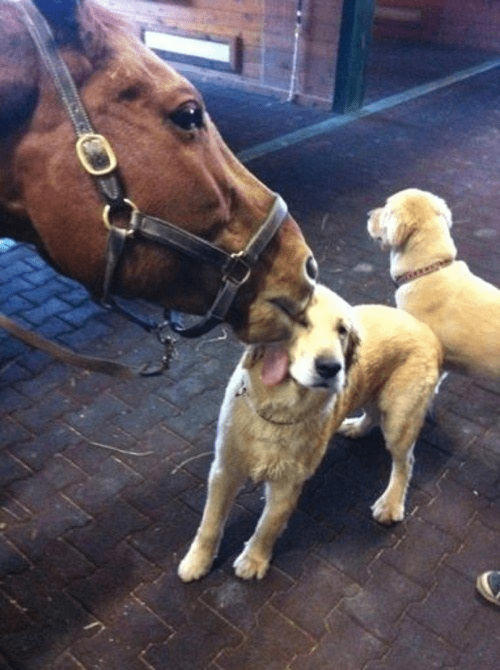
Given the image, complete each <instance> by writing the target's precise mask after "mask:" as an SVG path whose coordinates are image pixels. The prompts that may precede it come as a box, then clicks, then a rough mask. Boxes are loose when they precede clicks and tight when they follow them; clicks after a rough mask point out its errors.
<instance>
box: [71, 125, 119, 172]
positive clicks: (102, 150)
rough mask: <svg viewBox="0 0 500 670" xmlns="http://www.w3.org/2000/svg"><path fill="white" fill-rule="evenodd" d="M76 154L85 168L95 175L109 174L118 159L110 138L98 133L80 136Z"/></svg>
mask: <svg viewBox="0 0 500 670" xmlns="http://www.w3.org/2000/svg"><path fill="white" fill-rule="evenodd" d="M76 155H77V156H78V160H79V161H80V164H81V165H82V167H83V169H84V170H85V171H86V172H88V173H89V174H91V175H92V176H93V177H102V176H103V175H106V174H109V173H110V172H112V171H113V170H114V169H115V168H116V166H117V160H116V156H115V153H114V151H113V149H112V148H111V145H110V143H109V142H108V140H107V139H106V138H105V137H103V136H102V135H99V134H98V133H85V135H82V136H81V137H79V138H78V141H77V143H76Z"/></svg>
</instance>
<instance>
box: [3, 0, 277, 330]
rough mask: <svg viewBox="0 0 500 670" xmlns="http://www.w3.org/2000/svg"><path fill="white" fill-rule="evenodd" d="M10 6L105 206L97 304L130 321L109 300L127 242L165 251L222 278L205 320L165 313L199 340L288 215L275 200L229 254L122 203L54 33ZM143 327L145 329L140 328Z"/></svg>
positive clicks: (18, 1)
mask: <svg viewBox="0 0 500 670" xmlns="http://www.w3.org/2000/svg"><path fill="white" fill-rule="evenodd" d="M13 4H14V5H15V6H16V7H18V9H19V11H20V12H21V14H22V19H23V22H24V24H25V26H26V28H27V29H28V31H29V33H30V35H31V38H32V39H33V41H34V43H35V45H36V48H37V50H38V53H39V55H40V57H41V60H42V61H43V63H44V65H45V67H46V68H47V70H48V72H49V74H50V76H51V78H52V80H53V82H54V85H55V87H56V89H57V91H58V93H59V96H60V98H61V100H62V102H63V104H64V106H65V108H66V110H67V112H68V114H69V116H70V119H71V122H72V124H73V127H74V130H75V133H76V136H77V138H78V139H77V143H76V152H77V156H78V159H79V161H80V163H81V165H82V167H83V168H84V169H85V170H86V172H88V173H89V174H90V175H92V177H93V178H94V181H95V183H96V185H97V188H98V190H99V192H100V194H101V196H102V197H103V199H104V201H105V203H106V204H105V207H104V211H103V221H104V225H105V226H106V228H107V230H108V241H107V249H106V269H105V276H104V282H103V289H102V293H101V296H100V301H101V303H102V304H103V305H104V306H107V307H116V308H117V309H119V310H120V311H122V312H123V313H125V315H126V316H129V317H131V318H132V319H133V320H135V321H138V322H139V323H141V321H140V320H138V319H134V317H132V316H131V315H130V314H129V313H128V312H126V311H125V310H123V309H122V308H121V307H120V306H119V305H117V303H116V302H115V301H114V299H113V297H112V296H110V291H111V287H112V284H113V280H114V278H115V275H116V270H117V267H118V264H119V262H120V259H121V257H122V254H123V252H124V249H125V243H126V241H127V240H128V239H131V238H136V239H145V240H150V241H153V242H156V243H158V244H161V245H165V246H168V247H170V248H172V249H174V250H177V251H180V252H181V253H182V254H184V255H186V256H189V257H191V258H194V259H195V260H198V261H201V262H202V263H207V264H209V265H212V266H213V267H215V268H216V269H217V270H218V271H219V272H220V273H221V284H222V286H221V287H220V289H219V291H218V293H217V296H216V298H215V300H214V302H213V304H212V306H211V308H210V309H209V311H208V312H207V314H206V315H205V316H204V317H203V318H202V319H201V320H200V321H199V322H198V323H197V324H195V325H194V326H191V327H190V328H184V327H183V326H182V324H181V323H179V321H178V320H176V319H175V318H174V317H173V315H172V314H173V313H169V324H170V327H171V328H172V330H174V331H175V332H176V333H179V334H180V335H182V336H184V337H198V336H199V335H203V334H205V333H207V332H208V331H209V330H211V329H212V328H214V327H215V326H217V325H218V324H219V323H221V322H223V321H224V320H225V318H226V315H227V312H228V310H229V308H230V306H231V304H232V302H233V300H234V298H235V297H236V293H237V292H238V290H239V288H240V287H241V286H242V284H244V283H245V282H246V281H248V279H249V278H250V275H251V272H252V269H253V267H254V265H255V264H256V262H257V261H258V258H259V256H260V254H261V253H262V252H263V251H264V249H265V248H266V247H267V245H268V244H269V242H270V241H271V239H272V238H273V237H274V235H275V234H276V232H277V231H278V229H279V227H280V226H281V224H282V223H283V221H284V219H285V217H286V216H287V214H288V208H287V206H286V203H285V202H284V201H283V199H282V198H281V197H280V196H279V195H277V194H275V198H274V203H273V205H272V207H271V210H270V212H269V214H268V216H267V217H266V219H265V220H264V222H263V223H262V224H261V226H260V228H259V230H258V231H257V232H256V233H255V234H254V235H253V237H252V238H251V239H250V241H249V242H248V244H247V246H246V248H245V249H244V250H242V251H240V252H237V253H228V252H226V251H224V250H223V249H220V248H219V247H216V246H215V245H213V244H211V243H210V242H208V241H206V240H204V239H202V238H200V237H197V236H196V235H193V234H191V233H189V232H187V231H185V230H182V229H181V228H178V227H177V226H175V225H174V224H172V223H170V222H168V221H164V220H163V219H159V218H156V217H153V216H149V215H147V214H143V213H142V212H140V211H139V210H138V209H137V208H136V206H135V205H134V204H133V203H132V202H131V201H130V200H129V199H127V198H126V197H125V194H124V191H123V188H122V185H121V183H120V180H119V177H118V174H117V171H116V168H117V160H116V157H115V154H114V152H113V150H112V148H111V146H110V145H109V143H108V141H107V140H106V138H105V137H103V136H102V135H99V134H98V133H96V132H95V131H94V129H93V127H92V124H91V122H90V119H89V117H88V115H87V112H86V110H85V108H84V106H83V104H82V102H81V100H80V96H79V95H78V92H77V89H76V86H75V83H74V81H73V78H72V76H71V73H70V72H69V69H68V67H67V66H66V63H65V62H64V60H63V59H62V57H61V55H60V54H59V52H58V50H57V45H56V43H55V40H54V36H53V33H52V31H51V29H50V27H49V25H48V23H47V21H46V20H45V18H44V17H43V16H42V14H41V13H40V12H39V10H38V9H37V7H36V6H35V5H34V4H33V3H32V2H31V0H15V1H14V2H13ZM127 212H128V214H129V217H130V218H129V222H128V227H127V228H119V227H117V226H114V225H113V224H112V223H111V219H112V217H113V216H114V215H117V214H124V213H127ZM141 325H145V327H147V324H144V323H141Z"/></svg>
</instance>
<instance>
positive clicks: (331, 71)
mask: <svg viewBox="0 0 500 670" xmlns="http://www.w3.org/2000/svg"><path fill="white" fill-rule="evenodd" d="M100 1H101V2H102V3H103V4H106V5H107V6H109V7H110V8H111V9H113V11H115V12H117V13H118V14H121V15H122V16H124V17H125V18H126V19H127V20H128V21H129V22H130V23H132V25H134V26H135V28H136V30H137V31H138V33H140V31H141V29H143V28H150V29H153V30H159V31H161V30H165V31H169V32H170V31H179V32H184V33H186V32H187V33H199V34H209V35H212V36H216V37H236V36H238V37H239V38H240V43H241V45H242V70H241V73H240V74H239V75H234V74H232V75H224V77H225V78H230V80H231V81H232V82H233V83H236V84H239V85H251V86H252V87H253V88H256V89H259V88H262V89H265V90H271V91H274V92H276V93H277V94H279V95H281V96H284V97H285V96H287V95H288V91H289V89H290V84H291V75H292V60H293V49H294V33H295V20H296V6H297V4H296V2H295V0H191V1H189V2H188V1H185V2H178V1H177V2H174V1H169V0H150V1H147V0H100ZM342 2H343V0H303V24H302V30H301V35H300V40H299V49H298V59H297V79H296V87H295V91H296V94H297V97H298V98H300V99H303V100H304V101H306V102H309V103H314V104H320V105H321V106H324V107H329V106H330V105H331V102H332V99H333V86H334V81H335V61H336V53H337V45H338V31H339V30H340V17H341V8H342ZM206 74H207V75H208V74H209V73H208V71H207V72H206ZM213 76H217V77H221V76H222V75H221V74H220V73H218V74H217V75H215V74H214V75H213Z"/></svg>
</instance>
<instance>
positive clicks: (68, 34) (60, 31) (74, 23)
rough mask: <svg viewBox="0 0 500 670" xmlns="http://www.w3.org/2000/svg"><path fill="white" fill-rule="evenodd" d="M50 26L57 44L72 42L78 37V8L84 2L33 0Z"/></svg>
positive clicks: (78, 0) (74, 0)
mask: <svg viewBox="0 0 500 670" xmlns="http://www.w3.org/2000/svg"><path fill="white" fill-rule="evenodd" d="M33 1H34V3H35V5H36V6H37V7H38V9H39V10H40V12H41V13H42V14H43V15H44V17H45V18H46V19H47V21H48V22H49V23H50V24H51V27H52V29H53V30H54V36H55V38H56V41H57V42H58V43H62V44H64V43H68V42H74V41H75V39H77V37H78V30H79V28H78V7H79V6H80V5H81V4H83V1H84V0H33Z"/></svg>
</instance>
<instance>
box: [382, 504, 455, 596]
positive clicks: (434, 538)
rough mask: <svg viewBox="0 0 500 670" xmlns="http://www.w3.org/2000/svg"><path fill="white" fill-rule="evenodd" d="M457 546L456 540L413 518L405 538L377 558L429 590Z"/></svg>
mask: <svg viewBox="0 0 500 670" xmlns="http://www.w3.org/2000/svg"><path fill="white" fill-rule="evenodd" d="M459 546H460V540H459V539H458V538H455V537H453V536H452V535H450V534H447V533H445V532H443V531H441V530H439V528H436V527H435V526H433V525H431V524H428V523H425V522H424V521H423V520H422V519H420V518H419V517H414V518H413V519H412V520H411V523H408V524H407V525H406V533H405V536H404V537H403V538H402V539H401V540H400V541H399V542H398V543H397V544H395V545H394V546H393V547H388V548H386V549H384V550H383V551H382V553H381V554H380V558H381V560H382V561H384V562H386V563H388V564H389V565H392V566H393V567H394V568H396V570H398V571H399V572H400V573H401V574H404V575H406V576H407V577H408V578H409V579H412V580H414V581H416V582H417V583H418V584H421V585H422V586H426V587H430V586H431V585H432V583H433V581H434V571H435V570H436V568H437V567H438V566H439V565H440V563H441V562H442V560H443V558H444V557H445V556H447V555H448V554H450V553H452V552H455V551H456V550H457V549H458V548H459Z"/></svg>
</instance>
